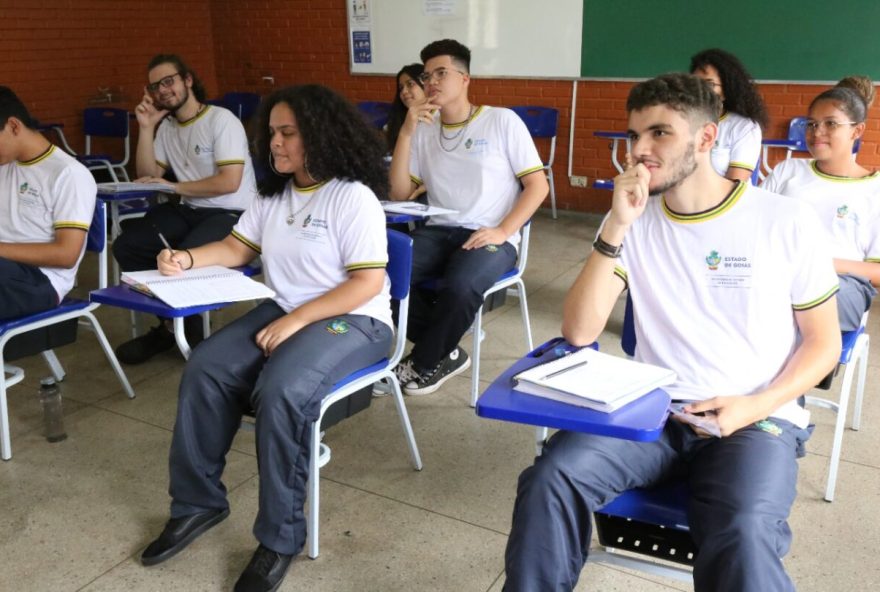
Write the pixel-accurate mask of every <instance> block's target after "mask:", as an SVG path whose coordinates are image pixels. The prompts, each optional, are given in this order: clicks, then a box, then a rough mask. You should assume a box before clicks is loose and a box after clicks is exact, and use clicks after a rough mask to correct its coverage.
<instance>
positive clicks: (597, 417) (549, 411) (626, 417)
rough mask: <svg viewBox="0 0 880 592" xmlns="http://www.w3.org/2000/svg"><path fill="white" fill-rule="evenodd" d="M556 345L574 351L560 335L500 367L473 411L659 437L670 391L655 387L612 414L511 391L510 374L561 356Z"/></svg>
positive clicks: (587, 430) (610, 433) (631, 436)
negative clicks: (502, 368)
mask: <svg viewBox="0 0 880 592" xmlns="http://www.w3.org/2000/svg"><path fill="white" fill-rule="evenodd" d="M560 347H562V348H563V349H573V348H572V347H571V346H569V345H567V344H566V343H565V341H564V340H563V339H562V338H556V339H552V340H550V341H548V342H547V343H545V344H543V345H541V346H539V347H538V348H536V349H535V350H533V351H532V352H531V353H529V354H527V355H526V356H525V357H524V358H522V359H520V360H519V361H517V362H516V363H514V364H513V366H511V367H510V368H508V369H507V370H505V371H504V372H503V373H502V374H501V375H500V376H499V377H498V378H496V379H495V381H494V382H492V384H491V385H489V388H487V389H486V391H485V392H484V393H483V395H482V396H481V397H480V399H479V400H478V401H477V407H476V409H477V415H478V416H480V417H485V418H487V419H500V420H502V421H511V422H515V423H524V424H529V425H534V426H543V427H550V428H557V429H560V430H569V431H573V432H584V433H587V434H597V435H600V436H610V437H612V438H621V439H624V440H635V441H638V442H652V441H654V440H657V439H658V438H659V437H660V434H661V433H662V432H663V426H665V425H666V418H667V417H668V413H667V410H668V409H669V401H670V397H669V395H668V394H667V393H666V392H665V391H663V390H660V389H656V390H654V391H651V392H650V393H648V394H647V395H645V396H644V397H642V398H640V399H636V400H635V401H633V402H632V403H630V404H628V405H625V406H624V407H621V408H620V409H618V410H617V411H614V412H613V413H602V412H600V411H595V410H593V409H586V408H582V407H575V406H573V405H567V404H565V403H560V402H558V401H553V400H552V399H545V398H543V397H535V396H532V395H527V394H525V393H520V392H517V391H515V390H513V379H512V377H513V376H514V375H515V374H518V373H519V372H522V371H523V370H526V369H528V368H531V367H532V366H536V365H538V364H541V363H544V362H548V361H552V360H553V359H556V358H557V357H559V355H560V354H561V352H560V349H559V348H560Z"/></svg>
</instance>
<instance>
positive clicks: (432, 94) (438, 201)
mask: <svg viewBox="0 0 880 592" xmlns="http://www.w3.org/2000/svg"><path fill="white" fill-rule="evenodd" d="M421 58H422V62H423V63H424V64H425V72H424V73H423V74H422V76H421V79H422V83H423V84H424V85H425V91H426V94H427V96H428V100H427V101H423V102H420V103H415V104H413V105H412V106H411V107H410V108H409V112H408V113H407V117H406V121H405V122H404V124H403V126H402V127H401V129H400V134H399V136H398V139H397V145H396V146H395V148H394V155H393V157H392V160H391V199H394V200H406V199H412V198H413V196H414V191H415V189H416V188H417V187H418V186H419V185H426V186H427V187H429V188H430V193H429V196H428V203H429V205H435V206H439V207H442V208H448V209H451V210H456V211H457V212H458V213H457V214H450V215H442V216H433V217H431V218H430V219H429V220H428V222H427V225H426V226H425V227H423V228H419V229H417V230H415V231H414V232H413V235H412V236H413V240H414V246H413V271H412V285H413V291H412V293H411V299H410V310H409V323H410V329H409V339H410V341H412V342H413V344H414V345H413V349H412V352H411V353H410V355H409V356H407V357H406V358H405V359H404V360H403V361H402V362H401V363H400V364H399V365H398V368H397V374H398V377H399V378H400V383H401V384H402V385H404V387H403V390H404V392H405V393H406V394H408V395H426V394H429V393H433V392H434V391H436V390H437V389H439V388H440V386H441V385H442V384H443V383H444V382H446V381H447V380H449V379H450V378H452V377H453V376H455V375H457V374H460V373H462V372H464V371H465V370H466V369H467V368H469V367H470V364H471V361H470V358H468V355H467V353H466V352H465V351H464V350H463V349H462V348H461V347H459V346H458V342H459V340H461V338H462V336H463V335H464V333H465V331H467V329H468V327H470V326H471V323H473V321H474V317H475V316H476V314H477V310H478V309H479V307H480V306H482V304H483V292H485V291H486V290H487V289H488V288H489V287H491V286H492V284H494V283H495V282H496V281H497V280H498V278H499V277H500V276H501V274H503V273H504V272H506V271H508V270H509V269H511V268H512V267H513V265H514V263H515V261H516V253H517V245H518V244H519V230H520V228H521V227H522V226H523V224H525V223H526V222H528V220H529V218H531V217H532V214H534V212H535V210H536V209H537V208H538V206H540V205H541V202H542V201H544V198H545V197H546V196H547V193H548V192H549V185H548V184H547V178H546V177H545V176H544V171H543V164H542V162H541V158H540V157H539V156H538V151H537V149H536V148H535V144H534V142H533V141H532V138H531V136H530V135H529V131H528V129H527V128H526V126H525V124H524V123H523V122H522V120H521V119H520V118H519V117H518V116H517V115H516V114H515V113H514V112H513V111H511V110H509V109H502V108H498V107H487V106H477V105H472V104H471V103H470V101H469V100H468V88H469V86H470V80H471V78H470V59H471V52H470V50H469V49H468V48H467V47H465V46H464V45H462V44H461V43H459V42H457V41H454V40H452V39H444V40H442V41H435V42H433V43H431V44H429V45H427V46H426V47H425V48H424V49H422V52H421ZM436 278H440V279H441V282H442V286H441V287H440V289H439V291H437V292H434V291H428V290H423V289H420V288H419V286H420V284H422V283H423V282H425V281H426V280H428V279H436Z"/></svg>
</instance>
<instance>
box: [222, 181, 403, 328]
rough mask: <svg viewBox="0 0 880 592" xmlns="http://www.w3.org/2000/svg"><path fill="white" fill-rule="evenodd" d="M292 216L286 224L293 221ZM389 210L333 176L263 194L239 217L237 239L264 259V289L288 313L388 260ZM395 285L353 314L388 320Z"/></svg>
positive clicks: (362, 189) (362, 187)
mask: <svg viewBox="0 0 880 592" xmlns="http://www.w3.org/2000/svg"><path fill="white" fill-rule="evenodd" d="M291 215H293V217H294V218H295V222H294V223H293V224H288V223H287V219H288V218H289V217H291ZM385 232H386V231H385V212H384V211H383V210H382V206H381V205H380V204H379V200H378V198H377V197H376V195H375V194H374V193H373V192H372V191H371V190H370V189H369V188H368V187H367V186H365V185H363V184H361V183H357V182H351V181H341V180H339V179H333V180H330V181H327V182H324V183H319V184H317V185H313V186H311V187H306V188H298V187H295V186H294V185H293V183H288V184H287V187H286V188H285V190H284V193H283V194H281V195H276V196H273V197H260V196H258V197H257V198H256V199H254V202H253V204H252V205H251V207H250V208H248V209H247V210H246V211H245V212H244V214H242V215H241V218H240V219H239V221H238V223H237V224H236V225H235V227H234V228H233V229H232V235H233V236H234V237H235V238H237V239H238V240H240V241H241V242H243V243H244V244H246V245H247V246H249V247H250V248H252V249H254V250H255V251H257V252H258V253H260V254H261V255H262V261H263V275H264V276H265V278H266V284H267V285H268V286H269V287H270V288H272V289H273V290H275V292H276V296H275V301H276V302H277V303H278V304H279V306H281V308H283V309H284V310H285V312H290V311H292V310H293V309H295V308H297V307H299V306H302V305H303V304H305V303H306V302H310V301H312V300H314V299H316V298H318V297H319V296H323V295H324V294H326V293H327V292H329V291H330V290H332V289H334V288H336V287H337V286H339V285H340V284H342V283H343V282H345V281H347V280H348V279H349V272H352V271H356V270H358V269H377V268H378V269H384V268H385V267H386V265H387V263H388V239H387V236H386V234H385ZM389 288H390V283H389V281H388V277H387V275H386V277H385V285H384V287H383V288H382V291H381V292H380V293H379V294H377V295H376V296H374V297H373V298H372V299H371V300H370V301H369V302H367V303H366V304H364V305H362V306H360V307H358V308H356V309H355V310H353V311H351V314H360V315H367V316H371V317H373V318H375V319H378V320H380V321H382V322H383V323H385V324H386V325H388V326H389V327H391V326H393V325H392V321H391V300H390V298H391V297H390V291H389Z"/></svg>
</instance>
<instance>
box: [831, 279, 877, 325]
mask: <svg viewBox="0 0 880 592" xmlns="http://www.w3.org/2000/svg"><path fill="white" fill-rule="evenodd" d="M837 279H838V280H840V290H839V291H838V292H837V320H838V321H840V330H841V331H855V330H856V329H858V328H859V325H860V324H861V322H862V315H863V314H865V311H866V310H868V309H869V308H871V302H872V301H873V300H874V296H876V295H877V290H875V289H874V286H872V285H871V282H870V281H868V279H867V278H864V277H862V276H860V275H852V274H849V273H844V274H840V275H838V276H837Z"/></svg>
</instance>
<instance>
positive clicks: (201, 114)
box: [177, 105, 211, 127]
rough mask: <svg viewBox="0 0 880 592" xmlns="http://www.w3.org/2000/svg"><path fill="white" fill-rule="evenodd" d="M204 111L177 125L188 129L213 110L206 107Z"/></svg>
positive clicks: (208, 106)
mask: <svg viewBox="0 0 880 592" xmlns="http://www.w3.org/2000/svg"><path fill="white" fill-rule="evenodd" d="M204 107H205V108H204V109H202V110H201V111H199V112H198V113H196V114H195V115H194V116H192V117H190V118H189V119H187V120H186V121H178V122H177V125H178V126H180V127H186V126H188V125H192V124H194V123H195V122H197V121H198V120H199V119H201V118H202V117H204V116H205V113H207V112H208V111H210V110H211V105H204Z"/></svg>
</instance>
